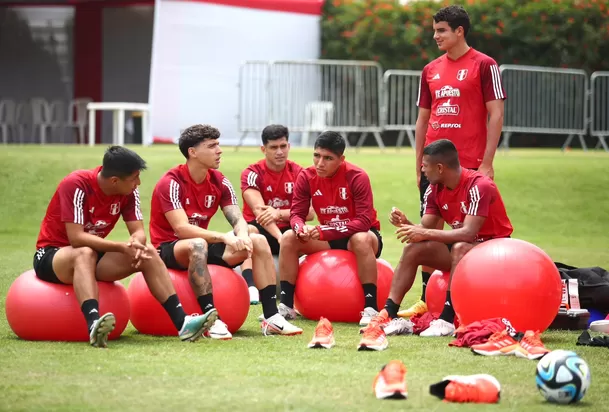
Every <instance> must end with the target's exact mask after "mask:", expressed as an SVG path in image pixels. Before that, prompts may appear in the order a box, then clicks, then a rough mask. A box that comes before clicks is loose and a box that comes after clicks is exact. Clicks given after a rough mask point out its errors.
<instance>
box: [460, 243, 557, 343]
mask: <svg viewBox="0 0 609 412" xmlns="http://www.w3.org/2000/svg"><path fill="white" fill-rule="evenodd" d="M561 297H562V282H561V280H560V274H559V273H558V269H557V268H556V265H555V264H554V262H553V261H552V259H551V258H550V257H549V256H548V255H547V254H546V253H545V252H544V251H543V250H541V249H540V248H539V247H537V246H535V245H533V244H531V243H529V242H526V241H524V240H518V239H494V240H490V241H488V242H484V243H482V244H480V245H478V246H476V247H475V248H473V249H472V250H471V251H469V252H468V253H467V254H466V255H465V256H464V257H463V259H462V260H461V261H460V262H459V263H458V264H457V267H456V268H455V271H454V273H453V280H452V284H451V298H452V302H453V306H454V309H455V312H456V313H457V314H458V315H459V316H460V319H461V323H462V324H466V325H467V324H469V323H471V322H475V321H478V320H484V319H490V318H496V317H504V318H506V319H508V320H509V321H510V322H511V323H512V326H514V328H516V330H518V331H521V332H525V331H527V330H534V331H536V330H538V331H540V332H543V331H544V330H546V329H547V328H548V326H550V324H551V323H552V321H553V320H554V318H555V317H556V314H557V313H558V309H559V308H560V302H561Z"/></svg>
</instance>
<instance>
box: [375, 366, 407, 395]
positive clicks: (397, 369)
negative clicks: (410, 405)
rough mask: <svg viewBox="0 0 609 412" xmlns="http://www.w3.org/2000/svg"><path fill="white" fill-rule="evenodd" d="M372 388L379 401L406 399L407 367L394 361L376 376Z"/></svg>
mask: <svg viewBox="0 0 609 412" xmlns="http://www.w3.org/2000/svg"><path fill="white" fill-rule="evenodd" d="M372 388H373V389H374V394H375V395H376V397H377V399H406V398H407V397H408V389H407V387H406V366H404V364H403V363H402V362H400V361H399V360H392V361H391V362H389V363H388V364H387V365H385V366H383V368H382V369H381V371H380V372H379V373H378V374H377V375H376V378H374V382H373V383H372Z"/></svg>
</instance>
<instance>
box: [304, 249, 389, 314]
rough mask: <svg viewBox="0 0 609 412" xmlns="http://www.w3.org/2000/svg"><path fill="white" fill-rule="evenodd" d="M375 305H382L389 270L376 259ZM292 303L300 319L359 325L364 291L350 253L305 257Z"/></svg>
mask: <svg viewBox="0 0 609 412" xmlns="http://www.w3.org/2000/svg"><path fill="white" fill-rule="evenodd" d="M376 267H377V270H378V281H377V304H378V307H379V308H382V307H383V306H385V301H386V300H387V297H388V296H389V289H390V287H391V280H392V278H393V270H392V269H391V267H390V266H387V265H386V264H385V263H381V262H379V261H378V260H377V263H376ZM294 304H295V308H296V310H298V311H299V312H300V314H301V315H302V316H304V317H305V318H307V319H311V320H319V318H320V317H321V316H323V317H325V318H327V319H328V320H330V321H331V322H359V320H360V318H361V311H362V310H363V309H364V292H363V289H362V285H361V282H360V280H359V277H358V276H357V262H356V260H355V255H354V254H353V253H352V252H349V251H345V250H326V251H323V252H318V253H314V254H312V255H308V256H307V257H306V258H305V259H304V260H303V261H302V263H301V264H300V268H299V271H298V278H297V279H296V287H295V291H294Z"/></svg>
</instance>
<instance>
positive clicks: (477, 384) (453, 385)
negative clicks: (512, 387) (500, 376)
mask: <svg viewBox="0 0 609 412" xmlns="http://www.w3.org/2000/svg"><path fill="white" fill-rule="evenodd" d="M500 392H501V385H500V384H499V381H498V380H497V379H495V378H494V377H493V376H491V375H470V376H457V375H455V376H447V377H445V378H444V379H442V381H441V382H438V383H435V384H433V385H431V386H430V387H429V393H431V394H432V395H434V396H437V397H438V398H440V399H443V400H445V401H447V402H460V403H465V402H471V403H497V402H499V395H500Z"/></svg>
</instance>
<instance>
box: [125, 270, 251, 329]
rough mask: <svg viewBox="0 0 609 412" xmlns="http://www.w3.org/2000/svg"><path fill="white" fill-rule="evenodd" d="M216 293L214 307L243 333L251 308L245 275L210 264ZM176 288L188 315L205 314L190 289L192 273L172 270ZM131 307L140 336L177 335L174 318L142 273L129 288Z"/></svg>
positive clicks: (213, 287)
mask: <svg viewBox="0 0 609 412" xmlns="http://www.w3.org/2000/svg"><path fill="white" fill-rule="evenodd" d="M207 267H208V269H209V274H210V275H211V281H212V289H213V294H214V306H215V307H216V309H217V310H218V315H219V316H220V318H222V321H223V322H224V323H226V326H227V327H228V330H229V331H230V332H231V333H235V332H236V331H238V330H239V328H240V327H241V325H243V322H245V319H246V318H247V314H248V312H249V309H250V295H249V291H248V290H247V283H246V282H245V279H243V276H240V275H238V274H237V273H236V272H235V271H234V270H232V269H229V268H225V267H222V266H217V265H208V266H207ZM168 272H169V277H170V278H171V282H172V283H173V287H174V288H175V290H176V293H177V294H178V298H179V299H180V303H181V304H182V307H183V308H184V311H185V312H186V314H187V315H189V314H192V313H201V307H200V306H199V303H198V302H197V298H196V296H195V294H194V292H193V291H192V288H191V287H190V283H189V281H188V272H187V271H182V270H173V269H168ZM127 294H128V295H129V302H130V304H131V323H132V324H133V326H134V327H135V329H137V330H138V331H139V332H140V333H144V334H147V335H161V336H177V335H178V331H177V330H176V328H175V326H174V325H173V322H172V321H171V318H170V317H169V315H168V314H167V312H166V311H165V309H163V306H162V305H161V304H160V303H159V302H158V301H157V300H156V299H155V298H154V296H152V294H151V293H150V290H149V289H148V285H147V284H146V280H145V279H144V277H143V275H142V274H141V273H138V274H137V275H136V276H134V277H133V279H132V280H131V283H130V284H129V287H128V288H127Z"/></svg>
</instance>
